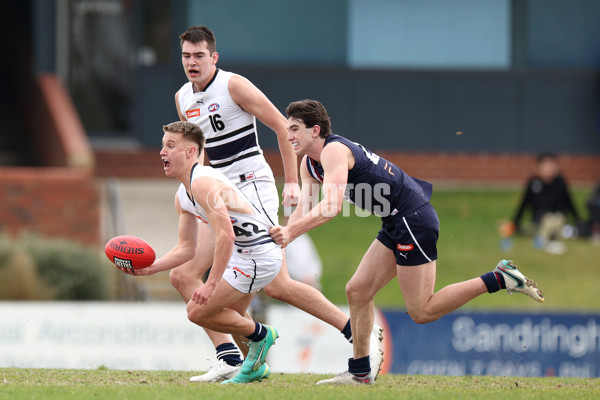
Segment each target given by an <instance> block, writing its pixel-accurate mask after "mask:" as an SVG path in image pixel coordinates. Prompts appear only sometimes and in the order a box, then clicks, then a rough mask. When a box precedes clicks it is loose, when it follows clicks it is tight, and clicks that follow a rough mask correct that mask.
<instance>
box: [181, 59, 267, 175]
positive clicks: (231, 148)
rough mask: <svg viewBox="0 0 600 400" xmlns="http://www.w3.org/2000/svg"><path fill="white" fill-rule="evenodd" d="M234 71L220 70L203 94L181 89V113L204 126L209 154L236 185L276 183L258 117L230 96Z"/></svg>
mask: <svg viewBox="0 0 600 400" xmlns="http://www.w3.org/2000/svg"><path fill="white" fill-rule="evenodd" d="M234 75H235V74H233V73H232V72H227V71H223V70H220V69H217V71H216V73H215V76H214V77H213V79H212V80H211V81H210V82H209V84H208V85H207V86H206V88H204V90H203V91H201V92H194V89H193V84H192V83H191V82H188V83H186V84H185V85H183V86H182V87H181V88H180V89H179V95H178V100H179V110H180V111H181V113H182V114H183V115H184V116H185V118H186V119H187V120H188V121H189V122H192V123H194V124H196V125H198V126H199V127H200V129H202V131H203V132H204V136H205V137H206V144H205V149H206V155H207V157H208V159H209V161H210V165H211V167H213V168H218V170H219V171H220V172H222V173H223V174H224V175H225V176H227V177H228V178H229V179H230V180H231V181H232V182H233V183H234V184H239V183H243V182H246V181H251V180H254V179H261V180H269V181H273V182H274V178H273V172H272V171H271V168H270V167H269V165H268V164H267V161H266V160H265V158H264V156H263V154H262V149H261V148H260V145H259V143H258V135H257V130H256V118H255V117H254V115H252V114H250V113H248V112H247V111H245V110H243V109H242V108H241V107H240V106H239V105H238V104H236V103H235V102H234V101H233V99H232V98H231V95H230V94H229V89H228V84H229V80H230V79H231V77H232V76H234Z"/></svg>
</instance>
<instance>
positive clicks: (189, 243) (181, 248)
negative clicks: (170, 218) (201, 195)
mask: <svg viewBox="0 0 600 400" xmlns="http://www.w3.org/2000/svg"><path fill="white" fill-rule="evenodd" d="M175 209H176V210H177V214H178V215H179V241H178V243H177V245H175V247H173V248H172V249H171V250H169V251H168V252H167V253H166V254H165V255H163V256H162V257H160V258H158V259H157V260H156V261H154V263H153V264H152V265H151V266H149V267H147V268H143V269H138V270H128V271H124V272H126V273H128V274H130V275H137V276H144V275H152V274H155V273H157V272H161V271H166V270H169V269H171V268H175V267H178V266H180V265H181V264H184V263H186V262H188V261H189V260H191V259H192V258H194V255H195V254H196V240H197V236H198V222H197V220H196V217H194V216H193V215H192V214H190V213H188V212H187V211H184V210H183V209H182V208H181V205H180V204H179V199H178V198H177V195H175Z"/></svg>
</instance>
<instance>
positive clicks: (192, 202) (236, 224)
mask: <svg viewBox="0 0 600 400" xmlns="http://www.w3.org/2000/svg"><path fill="white" fill-rule="evenodd" d="M203 177H210V178H214V179H216V180H218V181H220V182H223V183H225V184H226V185H227V186H229V187H230V188H231V189H232V190H233V191H234V192H235V193H236V194H237V196H233V197H235V198H227V199H224V200H225V202H226V203H227V202H228V201H231V202H235V201H243V202H245V203H246V204H247V205H248V206H250V208H251V209H252V210H253V211H254V213H253V214H243V213H239V212H234V211H229V218H230V219H231V223H232V225H233V231H234V233H235V247H236V251H237V252H238V253H240V254H242V255H250V254H251V255H252V256H253V257H254V256H257V255H258V256H260V255H261V254H264V253H268V252H269V251H270V250H272V249H273V248H276V247H279V246H277V245H276V244H275V242H273V239H271V236H269V230H270V229H271V228H272V227H273V224H272V223H271V222H270V221H269V219H268V218H267V217H265V215H264V214H261V213H260V211H259V210H257V209H256V207H255V206H254V205H252V203H251V202H250V201H249V200H248V199H247V198H246V196H245V195H244V194H243V193H242V192H241V191H240V190H239V189H238V188H237V186H235V185H234V184H233V183H232V182H231V181H230V180H229V179H227V177H226V176H225V175H223V174H222V173H221V172H220V171H217V170H215V169H213V168H211V167H207V166H201V165H198V164H196V165H195V166H194V168H192V172H191V176H190V183H192V182H193V181H194V180H196V179H202V178H203ZM177 198H178V199H179V204H181V208H183V210H184V211H187V212H189V213H190V214H192V215H194V216H195V217H196V218H198V219H199V220H200V221H202V222H204V223H206V224H208V218H207V214H206V210H205V209H204V208H203V207H202V206H200V205H199V204H198V202H197V201H196V199H194V198H193V197H190V195H189V194H188V192H187V191H186V190H185V186H184V185H183V183H182V184H180V185H179V189H178V190H177Z"/></svg>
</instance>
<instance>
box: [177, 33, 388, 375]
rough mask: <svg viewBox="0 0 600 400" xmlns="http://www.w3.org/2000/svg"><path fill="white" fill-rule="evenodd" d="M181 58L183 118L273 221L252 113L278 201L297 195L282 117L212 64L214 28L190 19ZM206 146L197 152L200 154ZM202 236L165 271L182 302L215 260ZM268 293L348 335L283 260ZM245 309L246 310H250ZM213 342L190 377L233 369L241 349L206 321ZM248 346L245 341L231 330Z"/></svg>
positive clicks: (376, 350)
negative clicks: (202, 366) (203, 364)
mask: <svg viewBox="0 0 600 400" xmlns="http://www.w3.org/2000/svg"><path fill="white" fill-rule="evenodd" d="M180 39H181V52H182V53H181V54H182V58H181V61H182V65H183V69H184V71H185V74H186V77H187V78H188V82H187V83H186V84H184V85H183V86H182V87H181V89H180V90H179V91H178V92H177V93H176V94H175V105H176V107H177V111H178V114H179V118H180V119H181V120H182V121H186V120H187V121H189V122H193V123H195V124H197V125H198V126H200V128H201V129H202V130H203V131H204V134H205V135H206V147H205V153H206V155H207V156H208V159H209V162H210V164H211V166H213V167H214V168H215V169H217V170H219V171H222V172H223V173H224V174H225V175H226V176H227V177H228V178H229V179H230V180H231V181H232V182H233V183H234V184H236V185H237V186H238V188H239V189H240V190H241V191H242V192H243V193H244V194H245V195H246V196H247V197H248V198H249V199H250V200H251V201H252V202H253V204H254V205H255V206H256V207H258V208H259V209H261V210H262V211H263V212H264V214H265V215H266V216H267V217H269V218H270V220H271V222H272V223H273V224H274V225H276V224H277V223H278V216H277V211H278V208H279V197H278V193H277V189H276V186H275V181H274V178H273V174H272V172H271V169H270V167H269V166H268V165H267V163H266V161H265V159H264V157H263V155H262V150H261V149H260V146H259V145H258V137H257V132H256V118H258V119H259V120H260V121H261V122H262V123H263V124H264V125H266V126H267V127H269V128H270V129H271V130H273V131H274V132H275V134H276V135H277V140H278V143H279V149H280V152H281V157H282V161H283V166H284V173H285V186H284V189H283V193H282V197H283V202H282V203H283V206H286V207H293V206H295V205H296V203H297V202H298V199H299V196H300V189H299V185H298V164H297V157H296V155H295V154H294V150H293V149H292V146H291V145H290V143H289V142H288V141H287V120H286V118H285V117H284V116H283V114H281V112H279V110H277V108H276V107H275V106H274V105H273V104H272V103H271V101H270V100H269V99H268V98H267V97H266V96H265V95H264V94H263V93H262V92H261V91H260V90H259V89H258V88H257V87H256V86H254V85H253V84H252V83H251V82H250V81H249V80H248V79H246V78H244V77H242V76H240V75H237V74H233V73H230V72H226V71H222V70H220V69H218V68H217V65H216V64H217V61H218V59H219V54H218V53H217V51H216V40H215V37H214V34H213V32H212V31H211V30H210V29H208V28H207V27H205V26H193V27H191V28H189V29H187V30H186V31H185V32H184V33H183V34H182V35H181V36H180ZM203 156H204V153H203V154H202V156H201V160H203V159H204V157H203ZM199 230H200V232H199V237H201V238H202V239H203V240H202V241H201V242H200V243H199V248H198V251H197V252H196V257H195V258H194V260H192V261H190V262H187V263H185V264H183V265H181V266H179V267H177V268H174V269H172V270H171V271H170V274H169V278H170V280H171V283H172V285H173V286H174V287H175V288H176V289H177V290H178V292H179V293H180V294H181V296H182V297H183V299H184V300H185V301H186V302H187V301H189V300H190V298H191V296H192V294H193V293H194V291H195V290H196V288H198V287H199V286H200V285H201V284H202V276H203V275H204V274H205V273H206V271H208V270H209V268H210V267H211V264H212V263H213V252H214V239H213V238H214V236H213V234H212V232H211V231H210V229H208V228H207V227H206V225H204V224H200V227H199ZM265 293H266V294H267V295H268V296H270V297H272V298H274V299H277V300H280V301H283V302H285V303H288V304H290V305H293V306H295V307H297V308H299V309H301V310H303V311H306V312H307V313H309V314H311V315H313V316H315V317H316V318H318V319H321V320H323V321H325V322H327V323H328V324H330V325H332V326H334V327H336V328H337V329H339V330H340V331H341V332H342V334H344V336H345V337H346V338H347V339H348V340H349V341H351V340H352V332H351V328H350V320H349V317H348V316H347V315H346V314H345V313H344V312H342V311H341V310H340V309H339V308H338V307H336V306H335V305H333V304H332V303H331V302H330V301H329V300H327V298H325V296H324V295H323V294H322V293H321V292H319V291H318V290H317V289H315V288H313V287H311V286H309V285H307V284H304V283H301V282H298V281H294V280H292V279H291V278H290V276H289V274H288V271H287V267H286V265H285V260H284V262H283V265H282V267H281V271H280V273H279V274H278V275H277V277H276V278H275V279H274V280H273V281H272V282H271V283H270V284H269V285H267V286H266V287H265ZM248 317H249V316H248ZM381 331H382V330H381V328H380V327H378V326H376V327H375V328H374V330H373V335H372V337H373V338H372V347H373V350H372V354H373V355H374V356H373V357H372V359H373V362H372V371H374V372H375V374H374V375H375V376H377V372H378V371H379V369H380V367H381V363H382V361H383V357H382V356H383V352H382V343H381V340H382V334H381ZM206 332H207V334H208V336H209V337H210V339H211V341H212V342H213V344H214V345H215V348H216V352H217V363H215V364H214V365H213V366H212V367H211V369H210V370H209V371H208V373H206V374H204V375H199V376H194V377H192V378H191V379H190V380H191V381H192V382H215V381H221V380H224V379H228V378H230V377H231V376H233V375H235V374H236V373H237V372H238V370H239V368H240V366H239V365H240V363H241V354H240V352H239V350H238V348H237V347H236V346H235V345H234V344H233V341H232V338H231V337H230V336H229V335H224V334H222V333H218V332H214V331H211V330H209V329H206ZM235 341H236V343H237V344H238V346H239V348H241V349H242V351H244V352H245V349H244V346H243V345H242V341H241V340H240V339H239V338H235Z"/></svg>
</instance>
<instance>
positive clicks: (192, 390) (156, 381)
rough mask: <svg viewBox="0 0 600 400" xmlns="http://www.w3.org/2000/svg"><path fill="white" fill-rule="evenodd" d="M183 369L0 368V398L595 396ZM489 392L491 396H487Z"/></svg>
mask: <svg viewBox="0 0 600 400" xmlns="http://www.w3.org/2000/svg"><path fill="white" fill-rule="evenodd" d="M188 377H189V373H188V372H154V371H108V370H52V369H50V370H39V369H38V370H32V369H0V399H2V400H4V399H7V400H8V399H10V400H23V399H27V400H36V399H40V400H50V399H60V400H81V399H98V400H101V399H111V400H112V399H128V400H141V399H153V400H160V399H177V400H187V399H190V400H192V399H193V400H197V399H211V400H217V399H269V400H271V399H277V400H288V399H317V400H335V399H382V400H383V399H432V400H435V399H444V400H447V399H461V400H465V399H477V400H479V399H483V398H486V397H487V396H490V398H499V399H557V400H558V399H560V400H564V399H590V400H591V399H598V398H599V396H600V379H580V378H569V379H563V378H515V377H512V378H510V377H473V376H467V377H435V376H405V375H384V376H381V377H380V378H379V379H378V380H377V382H376V384H375V385H373V386H367V387H322V386H316V385H315V382H316V381H317V380H319V379H322V378H324V377H325V376H323V375H309V374H277V373H273V374H272V375H271V377H270V378H269V379H267V380H264V381H263V382H255V383H252V384H249V385H236V386H225V385H221V384H218V383H211V384H197V383H189V382H188ZM491 396H493V397H491Z"/></svg>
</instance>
